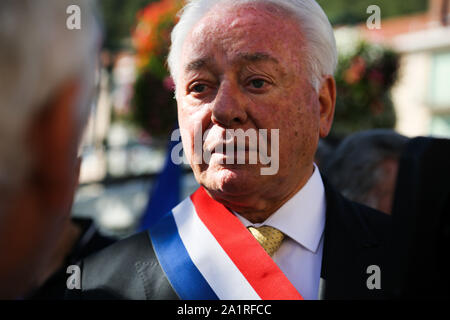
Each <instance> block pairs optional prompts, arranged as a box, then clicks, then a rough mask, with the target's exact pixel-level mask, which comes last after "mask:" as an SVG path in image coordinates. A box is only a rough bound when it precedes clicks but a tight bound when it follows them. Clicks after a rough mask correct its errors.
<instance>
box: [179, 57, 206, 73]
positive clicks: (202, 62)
mask: <svg viewBox="0 0 450 320" xmlns="http://www.w3.org/2000/svg"><path fill="white" fill-rule="evenodd" d="M210 63H211V59H210V58H200V59H197V60H194V61H192V62H189V63H188V64H187V65H186V67H185V70H186V71H188V72H189V71H196V70H200V69H202V68H204V67H205V66H206V65H207V64H210Z"/></svg>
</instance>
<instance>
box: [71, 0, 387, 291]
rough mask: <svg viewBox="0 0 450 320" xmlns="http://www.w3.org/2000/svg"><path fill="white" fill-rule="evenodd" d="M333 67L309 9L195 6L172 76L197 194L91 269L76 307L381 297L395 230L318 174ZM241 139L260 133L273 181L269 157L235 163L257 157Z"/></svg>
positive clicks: (304, 0) (295, 2)
mask: <svg viewBox="0 0 450 320" xmlns="http://www.w3.org/2000/svg"><path fill="white" fill-rule="evenodd" d="M335 65H336V48H335V41H334V36H333V30H332V28H331V26H330V23H329V21H328V19H327V17H326V16H325V14H324V12H323V11H322V9H321V8H320V7H319V5H318V4H317V3H316V2H315V1H313V0H276V1H272V0H259V1H258V0H253V1H252V0H222V1H221V0H215V1H213V0H194V1H190V2H189V3H188V4H187V6H186V7H185V9H184V11H183V13H182V15H181V18H180V21H179V23H178V24H177V26H176V27H175V29H174V31H173V33H172V47H171V51H170V55H169V67H170V70H171V73H172V76H173V79H174V81H175V84H176V99H177V102H178V119H179V125H180V129H181V136H182V140H183V147H184V151H185V153H186V155H187V158H188V159H189V161H190V164H191V167H192V169H193V171H194V174H195V177H196V179H197V181H198V182H199V183H200V185H201V187H200V189H199V190H197V191H196V192H195V193H194V194H192V195H191V196H190V197H189V198H188V199H186V200H184V201H183V202H181V203H180V204H179V205H178V206H177V207H176V208H174V209H173V210H172V211H171V212H168V213H167V214H166V215H165V216H163V217H162V218H161V219H160V220H159V221H158V222H157V223H156V224H154V225H153V226H152V227H151V228H150V230H149V232H145V233H141V234H138V235H135V236H133V237H131V238H128V239H126V240H123V241H121V242H119V243H117V244H116V245H113V246H111V247H109V248H107V249H106V250H104V251H102V252H101V253H100V254H98V255H94V256H92V257H90V258H88V259H86V260H84V261H83V263H82V266H83V270H82V274H83V275H82V288H83V289H82V291H81V292H78V293H80V294H81V297H84V298H86V299H90V298H123V299H318V298H329V299H333V298H344V299H345V298H347V299H351V298H375V297H380V296H382V294H383V286H382V285H381V283H380V281H378V280H379V279H380V277H381V275H380V274H378V275H377V274H372V273H374V272H378V273H379V272H380V270H381V271H382V270H383V265H384V264H383V257H382V256H383V251H384V250H383V249H384V245H385V239H386V237H387V234H388V231H389V218H388V217H387V216H385V215H383V214H381V213H379V212H376V211H374V210H371V209H369V208H367V207H362V206H360V205H357V204H355V203H352V202H349V201H348V200H346V199H344V198H343V197H342V196H340V195H339V194H337V193H336V192H335V191H333V189H332V188H331V187H329V186H328V185H327V184H326V182H325V181H323V180H322V177H321V175H320V173H319V171H318V169H317V167H316V166H315V165H314V162H313V159H314V154H315V151H316V147H317V143H318V139H319V137H324V136H326V135H327V134H328V132H329V130H330V127H331V124H332V119H333V114H334V104H335V92H336V89H335V82H334V79H333V72H334V69H335ZM239 129H241V131H243V132H257V133H258V135H257V137H258V139H257V144H258V148H259V147H261V149H262V152H260V154H261V153H262V154H264V152H265V151H268V150H269V149H270V157H271V159H272V161H277V162H278V165H277V166H275V167H273V166H272V169H273V168H275V169H276V170H269V171H272V172H269V173H268V172H267V171H264V170H263V169H269V164H268V163H267V161H265V158H264V157H260V159H259V161H256V162H253V163H252V162H251V161H248V162H249V163H244V164H243V163H242V161H241V162H239V161H237V163H236V161H233V160H234V159H233V157H234V156H235V155H237V156H238V158H239V155H238V154H239V153H241V157H242V154H243V158H245V159H244V160H247V159H250V158H251V157H252V156H253V155H254V153H255V150H257V148H255V145H254V143H253V144H251V143H246V144H243V145H242V144H241V145H240V146H239V145H238V146H237V148H236V146H234V145H233V143H235V140H236V139H235V138H236V136H233V135H231V134H230V132H232V131H234V132H238V130H239ZM259 133H261V134H260V135H259ZM198 136H200V141H201V142H202V143H201V147H200V148H199V147H198V145H199V144H198ZM202 137H203V139H202ZM264 137H266V138H269V139H268V140H269V142H268V143H262V141H266V139H264ZM277 138H279V139H277ZM196 142H197V143H196ZM230 145H231V146H232V147H231V148H228V147H229V146H230ZM224 147H227V152H225V151H224ZM269 147H270V148H269ZM229 150H231V152H228V151H229ZM259 151H261V150H259ZM199 153H209V155H210V156H208V157H206V158H207V160H205V159H203V158H202V157H200V156H199ZM241 160H242V158H241ZM374 270H375V271H374ZM377 279H378V280H377Z"/></svg>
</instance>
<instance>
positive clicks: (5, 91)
mask: <svg viewBox="0 0 450 320" xmlns="http://www.w3.org/2000/svg"><path fill="white" fill-rule="evenodd" d="M71 5H77V6H79V8H80V13H81V15H80V17H81V29H80V30H69V29H68V28H67V19H68V17H69V16H70V14H69V13H70V12H67V9H68V7H69V6H71ZM94 5H95V3H94V1H90V0H46V1H35V0H2V1H0V136H1V139H0V206H1V204H2V203H4V202H5V201H6V200H7V198H6V199H5V197H7V193H8V192H11V191H13V189H14V187H15V186H17V185H18V184H19V182H20V181H21V179H22V178H23V177H24V176H25V175H26V172H27V168H29V166H30V163H31V161H32V159H31V155H30V154H29V151H28V150H27V148H26V145H25V143H24V138H25V134H26V129H27V125H28V124H29V122H30V121H31V119H32V118H33V116H35V115H36V114H39V112H40V111H42V110H41V109H42V108H44V107H45V105H46V104H45V103H46V102H47V100H48V99H50V98H51V96H52V95H54V94H55V93H56V92H57V90H58V86H60V85H61V84H62V83H63V82H64V81H66V80H70V79H77V80H78V79H79V80H80V81H79V83H80V86H81V88H80V91H79V95H78V96H77V101H76V105H75V106H74V107H75V108H74V109H75V110H76V114H75V115H74V121H76V122H77V124H78V125H79V126H80V129H81V126H83V125H84V124H85V123H86V122H87V118H88V115H89V111H90V106H91V103H90V102H91V101H92V100H91V99H92V97H93V93H94V90H93V89H94V88H95V76H96V74H95V71H96V66H97V61H96V60H97V54H96V53H97V51H98V49H99V47H100V43H101V26H100V25H99V24H98V20H97V19H96V17H95V16H94V12H95V8H94V7H93V6H94ZM80 131H81V130H80ZM79 139H81V137H79ZM0 211H2V210H1V207H0Z"/></svg>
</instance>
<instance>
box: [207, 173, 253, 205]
mask: <svg viewBox="0 0 450 320" xmlns="http://www.w3.org/2000/svg"><path fill="white" fill-rule="evenodd" d="M208 171H209V172H208ZM208 171H207V172H206V174H205V179H203V181H201V184H202V185H203V186H204V187H205V188H206V189H207V190H208V191H210V192H211V193H212V194H213V196H214V197H215V196H216V195H217V196H220V195H222V196H226V197H232V198H233V197H242V196H246V195H249V194H252V193H254V192H255V191H256V189H257V186H258V185H261V182H260V181H258V179H257V177H255V176H254V174H253V172H252V171H251V170H248V169H245V168H243V167H242V166H241V167H237V166H234V167H230V168H228V167H222V168H220V169H218V170H208ZM258 177H259V178H260V177H261V176H259V175H258Z"/></svg>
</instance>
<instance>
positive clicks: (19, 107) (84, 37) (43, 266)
mask: <svg viewBox="0 0 450 320" xmlns="http://www.w3.org/2000/svg"><path fill="white" fill-rule="evenodd" d="M93 4H94V2H93V1H88V0H70V1H69V0H48V1H34V0H28V1H27V0H3V1H1V2H0V137H1V139H0V252H1V258H0V298H7V299H20V298H24V297H26V296H27V295H28V294H29V292H30V291H31V290H33V289H34V288H36V287H38V286H40V285H41V284H42V283H43V282H44V281H45V280H46V279H47V278H48V277H49V276H50V275H51V274H52V273H53V272H54V271H55V270H57V269H58V267H59V266H60V265H61V263H62V262H63V260H64V258H65V256H66V254H67V252H68V251H70V250H71V249H72V247H73V245H74V244H75V242H76V240H77V239H78V237H79V235H80V230H79V229H78V228H77V227H76V226H75V225H74V224H73V223H70V211H71V205H72V201H73V195H74V191H75V188H76V185H77V182H78V181H77V179H78V174H77V171H78V168H79V165H80V160H79V158H78V157H77V153H78V149H79V142H80V141H81V136H82V133H83V128H84V126H85V123H86V122H87V118H88V116H89V110H90V105H91V101H92V97H93V93H94V88H95V71H96V66H97V59H98V50H99V47H100V35H101V30H100V26H99V25H98V21H97V19H96V17H95V14H94V12H95V10H94V8H93V7H92V5H93ZM73 19H75V20H73ZM77 19H79V21H77ZM74 21H75V22H76V23H73V22H74ZM78 22H79V23H78ZM71 24H72V25H71ZM71 26H75V28H71Z"/></svg>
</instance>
